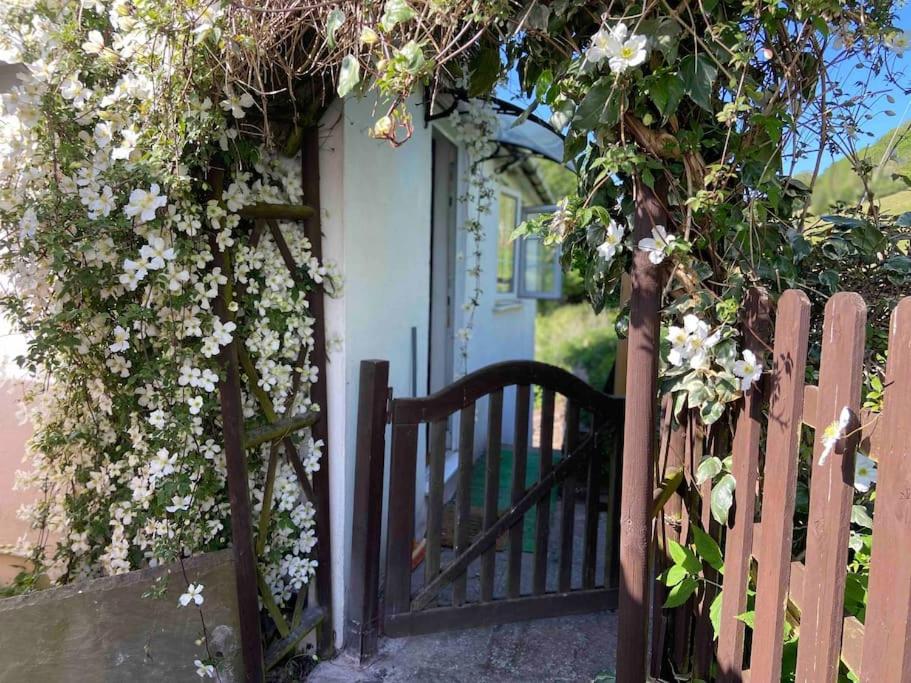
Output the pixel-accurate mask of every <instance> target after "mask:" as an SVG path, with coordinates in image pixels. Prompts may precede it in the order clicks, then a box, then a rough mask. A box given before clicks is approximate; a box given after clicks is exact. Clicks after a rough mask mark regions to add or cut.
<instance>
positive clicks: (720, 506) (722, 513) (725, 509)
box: [712, 474, 737, 524]
mask: <svg viewBox="0 0 911 683" xmlns="http://www.w3.org/2000/svg"><path fill="white" fill-rule="evenodd" d="M736 485H737V482H736V481H735V480H734V477H733V476H732V475H730V474H726V475H724V476H723V477H721V479H720V480H719V481H718V483H717V484H715V486H714V487H713V488H712V517H714V518H715V520H716V521H717V522H718V523H719V524H727V523H728V513H729V512H730V511H731V505H733V504H734V489H735V488H736Z"/></svg>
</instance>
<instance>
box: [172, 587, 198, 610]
mask: <svg viewBox="0 0 911 683" xmlns="http://www.w3.org/2000/svg"><path fill="white" fill-rule="evenodd" d="M202 589H203V585H202V584H201V583H200V584H195V583H191V584H190V585H189V586H187V592H186V593H184V594H183V595H181V596H180V600H178V602H179V604H180V606H181V607H186V606H187V605H189V604H190V603H191V602H193V603H195V604H196V605H197V606H199V605H201V604H202V603H203V597H202Z"/></svg>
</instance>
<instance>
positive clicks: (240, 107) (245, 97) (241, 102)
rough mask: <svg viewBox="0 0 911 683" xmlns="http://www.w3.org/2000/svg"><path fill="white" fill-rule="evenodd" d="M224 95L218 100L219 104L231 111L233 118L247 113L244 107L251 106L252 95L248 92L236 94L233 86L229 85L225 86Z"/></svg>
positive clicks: (240, 117)
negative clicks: (224, 96)
mask: <svg viewBox="0 0 911 683" xmlns="http://www.w3.org/2000/svg"><path fill="white" fill-rule="evenodd" d="M225 95H226V98H225V99H223V100H222V101H221V102H220V106H221V108H222V109H224V110H225V111H229V112H231V115H232V116H233V117H234V118H235V119H242V118H243V117H244V116H246V115H247V112H245V111H244V109H248V108H250V107H252V106H253V96H252V95H250V93H248V92H245V93H243V94H242V95H238V94H237V93H235V92H234V88H233V87H231V86H230V85H229V86H228V87H227V88H225Z"/></svg>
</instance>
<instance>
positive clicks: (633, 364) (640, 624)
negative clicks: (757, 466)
mask: <svg viewBox="0 0 911 683" xmlns="http://www.w3.org/2000/svg"><path fill="white" fill-rule="evenodd" d="M634 191H635V201H636V216H635V221H634V229H633V241H634V242H636V243H638V242H639V240H640V239H643V238H645V237H648V236H650V235H651V232H652V228H653V227H654V226H655V225H666V224H667V215H666V213H665V210H664V207H663V205H662V202H663V200H664V199H666V197H663V198H659V197H658V196H656V194H655V192H654V191H653V190H652V189H650V188H648V187H646V186H645V185H644V184H643V183H642V182H641V181H638V180H637V181H636V184H635V188H634ZM663 194H664V193H663ZM662 279H663V277H662V273H661V269H660V267H659V266H656V265H655V264H653V263H652V262H651V261H649V259H648V254H647V253H646V252H644V251H642V250H639V249H637V250H636V252H635V255H634V256H633V267H632V273H631V285H632V288H631V294H630V324H629V343H628V347H629V355H628V369H627V376H626V419H625V421H624V429H623V445H624V446H623V478H622V482H623V490H622V493H621V499H620V599H619V629H618V632H619V634H620V636H619V641H618V643H617V652H618V657H617V681H618V683H642V681H644V680H645V678H646V671H647V668H646V667H647V662H646V658H647V653H648V631H647V629H648V612H649V605H648V600H649V566H648V565H649V547H650V545H651V536H652V532H651V528H652V527H651V509H650V508H651V502H652V479H653V477H652V468H653V466H654V465H653V463H654V452H655V437H656V433H657V422H656V413H657V401H658V351H659V344H660V339H659V336H660V334H661V325H660V321H659V310H660V308H661V283H662Z"/></svg>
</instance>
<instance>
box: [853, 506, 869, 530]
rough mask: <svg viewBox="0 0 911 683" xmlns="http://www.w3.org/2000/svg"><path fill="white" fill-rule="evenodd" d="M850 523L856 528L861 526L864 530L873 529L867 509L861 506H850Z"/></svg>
mask: <svg viewBox="0 0 911 683" xmlns="http://www.w3.org/2000/svg"><path fill="white" fill-rule="evenodd" d="M851 523H852V524H857V525H858V526H861V527H863V528H864V529H872V528H873V518H872V517H871V516H870V513H869V512H867V508H865V507H864V506H863V505H854V506H852V508H851Z"/></svg>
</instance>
